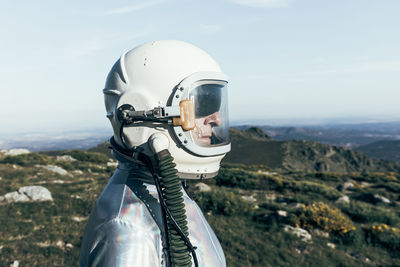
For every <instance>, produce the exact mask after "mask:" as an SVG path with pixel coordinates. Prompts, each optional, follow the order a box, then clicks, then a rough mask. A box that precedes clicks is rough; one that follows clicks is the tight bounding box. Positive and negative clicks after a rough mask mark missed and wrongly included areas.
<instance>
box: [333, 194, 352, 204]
mask: <svg viewBox="0 0 400 267" xmlns="http://www.w3.org/2000/svg"><path fill="white" fill-rule="evenodd" d="M336 203H345V204H348V203H350V198H349V196H346V195H344V196H341V197H339V198H338V199H337V200H336Z"/></svg>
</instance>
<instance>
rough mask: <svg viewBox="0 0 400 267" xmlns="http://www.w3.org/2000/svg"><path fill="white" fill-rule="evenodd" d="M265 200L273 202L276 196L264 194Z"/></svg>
mask: <svg viewBox="0 0 400 267" xmlns="http://www.w3.org/2000/svg"><path fill="white" fill-rule="evenodd" d="M265 199H266V200H269V201H275V200H276V194H274V193H272V194H265Z"/></svg>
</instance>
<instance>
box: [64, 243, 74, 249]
mask: <svg viewBox="0 0 400 267" xmlns="http://www.w3.org/2000/svg"><path fill="white" fill-rule="evenodd" d="M65 247H66V248H73V247H74V245H72V244H71V243H67V244H65Z"/></svg>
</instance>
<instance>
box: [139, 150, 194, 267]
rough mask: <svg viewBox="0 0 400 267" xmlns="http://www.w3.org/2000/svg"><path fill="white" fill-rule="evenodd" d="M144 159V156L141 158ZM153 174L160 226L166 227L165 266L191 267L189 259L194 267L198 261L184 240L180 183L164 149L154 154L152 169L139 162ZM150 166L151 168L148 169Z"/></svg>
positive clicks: (183, 212)
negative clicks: (159, 210) (154, 161)
mask: <svg viewBox="0 0 400 267" xmlns="http://www.w3.org/2000/svg"><path fill="white" fill-rule="evenodd" d="M142 155H143V156H144V154H142ZM141 160H142V161H144V162H145V163H146V165H148V166H151V167H150V168H149V169H150V171H151V172H152V173H153V177H154V182H155V185H156V188H157V192H158V195H159V200H160V204H161V208H162V211H163V215H164V216H163V217H164V220H165V221H164V223H165V224H166V236H167V239H168V247H167V248H164V249H165V250H167V252H168V254H169V255H166V261H167V266H168V267H169V262H170V263H171V266H172V267H191V266H192V262H191V256H190V254H192V256H193V262H194V265H195V267H198V266H199V265H198V261H197V256H196V252H195V249H196V247H193V245H192V244H191V242H190V240H189V238H188V236H189V231H188V229H189V228H188V222H187V217H186V214H185V212H186V211H185V204H184V199H183V192H182V186H181V182H180V180H179V177H178V171H177V170H176V168H175V166H176V165H175V163H174V162H173V160H174V159H173V157H172V156H171V154H170V153H169V151H168V150H167V149H165V150H162V151H160V152H158V153H157V154H156V166H155V167H156V168H154V167H153V166H152V164H151V163H150V159H148V158H147V159H145V158H143V157H142V159H141ZM150 164H151V165H150Z"/></svg>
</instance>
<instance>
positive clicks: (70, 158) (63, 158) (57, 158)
mask: <svg viewBox="0 0 400 267" xmlns="http://www.w3.org/2000/svg"><path fill="white" fill-rule="evenodd" d="M56 160H58V161H68V162H71V161H76V159H75V158H73V157H72V156H70V155H63V156H57V157H56Z"/></svg>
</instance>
